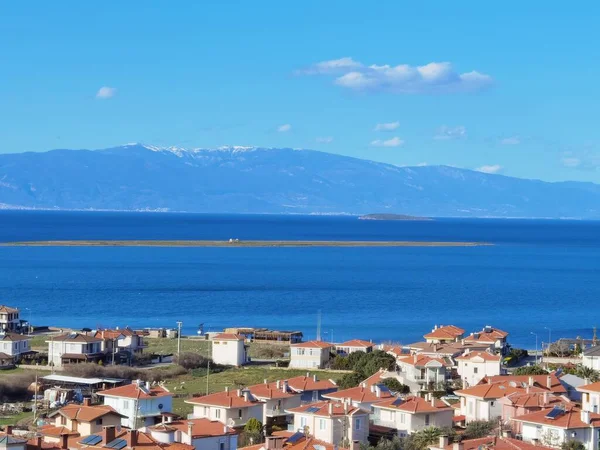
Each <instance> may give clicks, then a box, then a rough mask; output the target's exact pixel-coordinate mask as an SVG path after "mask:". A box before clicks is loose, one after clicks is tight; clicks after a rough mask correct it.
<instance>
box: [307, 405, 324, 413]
mask: <svg viewBox="0 0 600 450" xmlns="http://www.w3.org/2000/svg"><path fill="white" fill-rule="evenodd" d="M320 409H321V408H317V407H316V406H311V407H310V408H308V409H307V410H306V412H307V413H315V412H317V411H318V410H320Z"/></svg>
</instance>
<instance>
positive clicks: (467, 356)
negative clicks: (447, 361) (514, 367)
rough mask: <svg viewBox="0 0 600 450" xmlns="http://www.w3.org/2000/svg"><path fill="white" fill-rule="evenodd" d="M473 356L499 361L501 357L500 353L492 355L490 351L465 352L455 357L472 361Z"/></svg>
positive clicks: (484, 359)
mask: <svg viewBox="0 0 600 450" xmlns="http://www.w3.org/2000/svg"><path fill="white" fill-rule="evenodd" d="M475 358H480V359H482V360H483V361H497V362H500V360H501V359H502V357H501V356H500V355H492V354H491V353H490V352H467V353H463V354H462V355H460V356H458V357H456V359H457V360H461V361H472V360H474V359H475Z"/></svg>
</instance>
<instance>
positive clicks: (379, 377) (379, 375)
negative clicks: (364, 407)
mask: <svg viewBox="0 0 600 450" xmlns="http://www.w3.org/2000/svg"><path fill="white" fill-rule="evenodd" d="M385 373H386V370H384V369H379V370H378V371H377V372H375V373H374V374H373V375H371V376H370V377H369V378H367V379H366V380H364V381H363V382H362V383H361V384H364V385H365V386H373V385H374V384H378V383H381V382H382V381H383V380H384V378H383V374H385Z"/></svg>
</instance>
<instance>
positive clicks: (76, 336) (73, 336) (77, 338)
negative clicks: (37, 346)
mask: <svg viewBox="0 0 600 450" xmlns="http://www.w3.org/2000/svg"><path fill="white" fill-rule="evenodd" d="M52 341H54V342H67V341H68V342H83V343H90V342H101V341H102V339H99V338H96V337H94V336H88V335H85V334H81V333H65V334H61V335H59V336H55V337H54V338H53V339H52V340H48V341H46V342H52Z"/></svg>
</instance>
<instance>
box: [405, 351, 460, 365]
mask: <svg viewBox="0 0 600 450" xmlns="http://www.w3.org/2000/svg"><path fill="white" fill-rule="evenodd" d="M431 362H437V363H440V364H441V365H442V366H444V367H446V366H448V365H449V364H448V363H447V362H446V361H444V360H443V359H442V358H432V357H430V356H426V355H419V354H418V353H417V354H415V355H412V356H405V357H403V358H399V359H398V363H402V364H408V365H409V366H414V367H425V366H427V364H429V363H431Z"/></svg>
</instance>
